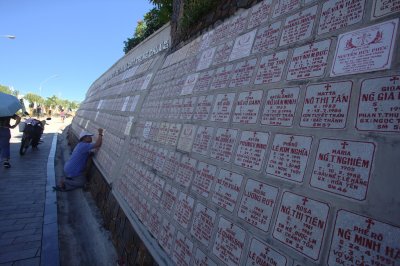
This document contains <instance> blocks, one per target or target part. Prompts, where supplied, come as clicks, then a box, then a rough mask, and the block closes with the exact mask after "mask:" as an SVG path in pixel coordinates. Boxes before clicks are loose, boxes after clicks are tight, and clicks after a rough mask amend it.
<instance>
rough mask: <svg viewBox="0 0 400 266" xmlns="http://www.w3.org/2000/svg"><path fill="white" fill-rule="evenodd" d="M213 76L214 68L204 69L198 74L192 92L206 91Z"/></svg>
mask: <svg viewBox="0 0 400 266" xmlns="http://www.w3.org/2000/svg"><path fill="white" fill-rule="evenodd" d="M213 77H214V70H210V71H205V72H202V73H200V74H199V77H198V79H197V82H196V85H195V86H194V89H193V93H202V92H206V91H207V90H208V88H209V87H210V84H211V82H212V80H213Z"/></svg>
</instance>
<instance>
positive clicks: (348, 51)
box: [331, 19, 399, 77]
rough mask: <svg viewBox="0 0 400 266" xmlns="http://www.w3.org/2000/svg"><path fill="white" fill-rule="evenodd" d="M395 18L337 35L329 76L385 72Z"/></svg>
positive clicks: (393, 34)
mask: <svg viewBox="0 0 400 266" xmlns="http://www.w3.org/2000/svg"><path fill="white" fill-rule="evenodd" d="M398 22H399V19H393V20H389V21H385V22H382V23H379V24H375V25H372V26H369V27H366V28H362V29H358V30H355V31H351V32H346V33H343V34H340V35H339V37H338V42H337V46H336V52H335V57H334V59H333V63H332V69H331V77H333V76H341V75H351V74H356V73H365V72H372V71H378V70H384V69H389V68H390V65H391V62H392V52H393V48H394V43H395V40H396V36H397V25H398Z"/></svg>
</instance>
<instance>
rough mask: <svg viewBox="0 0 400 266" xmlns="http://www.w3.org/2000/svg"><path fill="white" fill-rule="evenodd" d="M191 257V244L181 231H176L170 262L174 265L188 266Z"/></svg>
mask: <svg viewBox="0 0 400 266" xmlns="http://www.w3.org/2000/svg"><path fill="white" fill-rule="evenodd" d="M192 256H193V242H192V241H191V240H190V239H189V238H187V237H186V236H185V235H184V234H182V233H181V231H178V233H177V234H176V239H175V248H174V252H173V255H172V260H173V261H174V262H175V263H176V265H182V266H189V265H190V260H191V258H192Z"/></svg>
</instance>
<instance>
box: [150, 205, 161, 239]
mask: <svg viewBox="0 0 400 266" xmlns="http://www.w3.org/2000/svg"><path fill="white" fill-rule="evenodd" d="M161 223H162V216H161V213H160V212H159V210H158V209H156V208H153V209H152V210H151V212H150V215H149V221H148V229H149V231H150V233H151V234H152V235H153V236H154V237H157V236H158V234H159V232H160V227H161Z"/></svg>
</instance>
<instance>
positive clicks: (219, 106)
mask: <svg viewBox="0 0 400 266" xmlns="http://www.w3.org/2000/svg"><path fill="white" fill-rule="evenodd" d="M234 99H235V93H226V94H218V95H217V97H216V100H215V103H214V108H213V111H212V113H211V118H210V121H213V122H228V121H229V118H230V116H231V111H232V106H233V101H234Z"/></svg>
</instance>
